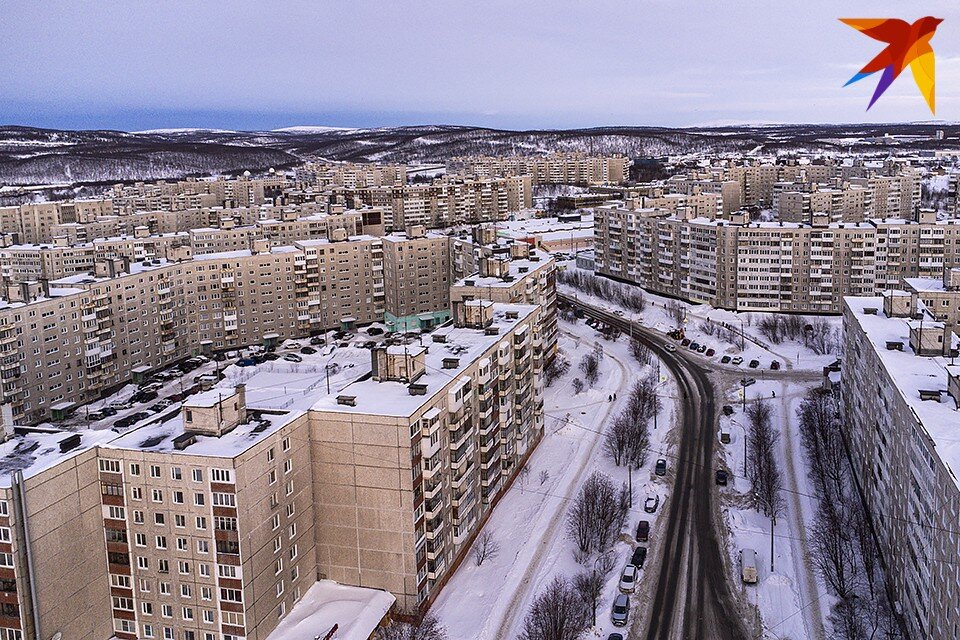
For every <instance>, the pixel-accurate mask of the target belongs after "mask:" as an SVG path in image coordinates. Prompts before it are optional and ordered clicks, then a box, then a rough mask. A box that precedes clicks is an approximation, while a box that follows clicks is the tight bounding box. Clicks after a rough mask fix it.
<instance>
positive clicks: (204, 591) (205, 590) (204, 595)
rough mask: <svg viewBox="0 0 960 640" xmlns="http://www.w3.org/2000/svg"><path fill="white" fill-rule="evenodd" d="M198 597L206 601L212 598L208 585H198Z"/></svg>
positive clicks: (211, 591)
mask: <svg viewBox="0 0 960 640" xmlns="http://www.w3.org/2000/svg"><path fill="white" fill-rule="evenodd" d="M208 571H209V569H208ZM200 599H201V600H206V601H208V602H209V601H210V600H213V590H212V589H211V588H210V587H200Z"/></svg>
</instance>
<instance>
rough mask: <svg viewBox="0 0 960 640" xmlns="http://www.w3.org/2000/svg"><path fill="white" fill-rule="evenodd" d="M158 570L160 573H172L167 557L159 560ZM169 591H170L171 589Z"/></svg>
mask: <svg viewBox="0 0 960 640" xmlns="http://www.w3.org/2000/svg"><path fill="white" fill-rule="evenodd" d="M157 571H159V572H160V573H170V562H169V561H168V560H166V559H160V560H157ZM164 584H166V583H164ZM167 593H169V591H168V592H167Z"/></svg>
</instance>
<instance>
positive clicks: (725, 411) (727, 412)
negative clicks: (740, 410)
mask: <svg viewBox="0 0 960 640" xmlns="http://www.w3.org/2000/svg"><path fill="white" fill-rule="evenodd" d="M723 415H725V416H732V415H733V407H731V406H730V405H728V404H725V405H723Z"/></svg>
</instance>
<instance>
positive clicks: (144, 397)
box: [132, 391, 157, 402]
mask: <svg viewBox="0 0 960 640" xmlns="http://www.w3.org/2000/svg"><path fill="white" fill-rule="evenodd" d="M132 399H133V401H134V402H150V401H151V400H156V399H157V392H156V391H137V392H136V393H135V394H133V398H132Z"/></svg>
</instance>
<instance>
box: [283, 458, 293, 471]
mask: <svg viewBox="0 0 960 640" xmlns="http://www.w3.org/2000/svg"><path fill="white" fill-rule="evenodd" d="M291 471H293V460H292V459H290V458H287V459H286V460H284V462H283V472H284V473H290V472H291Z"/></svg>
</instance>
